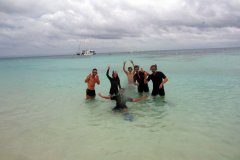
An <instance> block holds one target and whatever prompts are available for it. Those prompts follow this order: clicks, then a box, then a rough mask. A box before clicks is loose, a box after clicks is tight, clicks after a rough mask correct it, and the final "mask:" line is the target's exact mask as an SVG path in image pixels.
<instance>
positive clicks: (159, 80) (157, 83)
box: [147, 64, 168, 96]
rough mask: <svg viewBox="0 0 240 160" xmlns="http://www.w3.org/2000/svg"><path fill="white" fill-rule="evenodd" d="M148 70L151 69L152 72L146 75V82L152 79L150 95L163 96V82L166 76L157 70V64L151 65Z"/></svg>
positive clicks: (166, 79) (165, 80)
mask: <svg viewBox="0 0 240 160" xmlns="http://www.w3.org/2000/svg"><path fill="white" fill-rule="evenodd" d="M150 70H151V71H152V74H151V75H149V76H148V78H147V82H149V81H150V80H152V83H153V90H152V96H156V95H158V94H159V95H160V96H165V91H164V84H165V83H166V82H167V81H168V78H167V77H166V76H165V74H164V73H162V72H160V71H157V65H156V64H155V65H152V66H151V67H150Z"/></svg>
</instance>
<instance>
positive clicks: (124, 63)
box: [123, 61, 127, 74]
mask: <svg viewBox="0 0 240 160" xmlns="http://www.w3.org/2000/svg"><path fill="white" fill-rule="evenodd" d="M125 65H126V61H124V62H123V71H124V73H126V74H127V71H126V69H125Z"/></svg>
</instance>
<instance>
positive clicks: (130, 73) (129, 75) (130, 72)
mask: <svg viewBox="0 0 240 160" xmlns="http://www.w3.org/2000/svg"><path fill="white" fill-rule="evenodd" d="M131 63H132V65H133V67H134V63H133V61H132V60H131ZM125 65H126V61H124V62H123V71H124V73H125V74H126V75H127V78H128V84H129V85H133V84H134V81H133V76H134V71H133V68H132V67H128V71H126V69H125Z"/></svg>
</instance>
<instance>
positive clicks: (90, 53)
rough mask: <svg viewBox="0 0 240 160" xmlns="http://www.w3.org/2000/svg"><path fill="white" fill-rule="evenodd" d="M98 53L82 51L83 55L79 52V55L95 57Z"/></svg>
mask: <svg viewBox="0 0 240 160" xmlns="http://www.w3.org/2000/svg"><path fill="white" fill-rule="evenodd" d="M95 54H96V52H95V51H94V50H82V53H80V52H78V53H77V55H82V56H92V55H95Z"/></svg>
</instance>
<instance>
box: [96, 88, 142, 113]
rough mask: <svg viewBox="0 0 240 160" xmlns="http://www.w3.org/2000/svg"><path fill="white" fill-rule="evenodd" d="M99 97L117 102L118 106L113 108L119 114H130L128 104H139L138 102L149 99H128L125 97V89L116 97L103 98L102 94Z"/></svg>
mask: <svg viewBox="0 0 240 160" xmlns="http://www.w3.org/2000/svg"><path fill="white" fill-rule="evenodd" d="M98 95H99V96H100V97H102V98H105V99H110V100H115V101H116V106H115V107H114V108H113V111H119V112H128V107H127V105H126V102H138V101H141V100H144V99H146V98H147V96H146V95H144V96H141V97H138V98H130V97H126V96H125V95H124V89H123V88H121V89H120V90H119V93H118V94H117V95H114V96H103V95H102V94H101V93H98Z"/></svg>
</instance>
